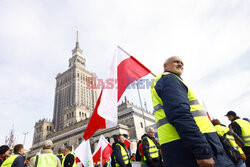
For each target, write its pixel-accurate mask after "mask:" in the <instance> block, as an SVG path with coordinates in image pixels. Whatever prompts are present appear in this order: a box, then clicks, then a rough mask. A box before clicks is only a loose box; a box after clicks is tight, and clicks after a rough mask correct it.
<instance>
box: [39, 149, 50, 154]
mask: <svg viewBox="0 0 250 167" xmlns="http://www.w3.org/2000/svg"><path fill="white" fill-rule="evenodd" d="M48 153H53V151H52V150H51V149H44V150H42V151H41V154H48Z"/></svg>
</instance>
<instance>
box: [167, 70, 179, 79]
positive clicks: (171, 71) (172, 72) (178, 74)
mask: <svg viewBox="0 0 250 167" xmlns="http://www.w3.org/2000/svg"><path fill="white" fill-rule="evenodd" d="M164 72H169V73H172V74H174V75H177V76H178V77H179V78H180V79H181V80H183V79H182V78H181V76H180V75H179V74H176V73H174V72H172V71H164Z"/></svg>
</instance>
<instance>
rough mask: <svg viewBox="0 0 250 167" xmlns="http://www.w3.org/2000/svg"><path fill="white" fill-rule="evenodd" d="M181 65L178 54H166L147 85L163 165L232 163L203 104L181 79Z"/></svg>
mask: <svg viewBox="0 0 250 167" xmlns="http://www.w3.org/2000/svg"><path fill="white" fill-rule="evenodd" d="M183 67H184V64H183V61H182V60H181V58H179V57H177V56H173V57H170V58H168V59H167V60H166V61H165V63H164V73H163V74H161V75H159V76H157V77H156V78H155V80H154V82H152V85H151V87H150V88H151V95H152V102H153V107H154V116H155V122H156V126H157V133H158V137H159V142H160V147H161V150H162V157H163V160H164V166H167V167H198V166H199V167H205V166H206V167H214V166H215V167H229V166H230V167H231V166H232V167H233V166H234V164H233V163H232V161H231V160H230V159H229V158H228V156H227V154H226V152H225V150H224V148H223V146H222V144H221V142H220V139H219V137H218V135H217V133H216V131H215V128H214V126H213V125H212V123H211V122H210V120H209V118H208V117H207V115H206V112H205V111H204V109H203V107H202V105H200V103H199V101H198V99H197V98H196V96H195V94H194V92H193V91H192V90H191V89H190V88H189V87H188V86H187V85H186V84H185V83H184V81H183V80H182V78H181V74H182V73H183ZM197 70H198V67H197Z"/></svg>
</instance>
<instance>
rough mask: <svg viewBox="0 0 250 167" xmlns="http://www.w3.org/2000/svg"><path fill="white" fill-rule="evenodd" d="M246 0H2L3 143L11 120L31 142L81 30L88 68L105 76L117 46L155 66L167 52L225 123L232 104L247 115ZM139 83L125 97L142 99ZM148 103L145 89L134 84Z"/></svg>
mask: <svg viewBox="0 0 250 167" xmlns="http://www.w3.org/2000/svg"><path fill="white" fill-rule="evenodd" d="M249 20H250V1H247V0H242V1H238V0H221V1H216V0H203V1H199V0H189V1H187V0H175V1H171V0H157V1H153V0H105V1H103V0H84V1H83V0H60V1H59V0H52V1H51V0H43V1H39V0H21V1H20V0H12V1H9V0H1V1H0V23H1V24H0V78H1V82H0V112H1V114H0V115H1V116H0V121H1V128H0V134H1V136H0V144H4V139H5V136H7V135H8V134H9V132H10V130H11V129H12V128H13V129H14V133H15V137H16V140H15V142H16V143H23V142H24V133H26V132H28V134H27V136H26V140H25V148H26V149H27V148H29V147H31V145H32V137H33V130H34V125H35V122H37V121H38V120H39V119H43V118H47V119H52V115H53V104H54V94H55V81H56V80H55V77H56V75H57V74H58V73H62V72H64V71H65V70H67V68H68V59H69V58H70V57H71V56H72V54H71V50H72V49H74V47H75V42H76V31H79V43H80V48H81V49H82V50H83V55H84V57H85V58H86V68H87V70H89V71H91V72H95V73H96V74H97V76H98V78H103V79H105V77H106V75H107V72H108V69H109V65H110V64H111V60H112V57H113V55H114V52H115V49H116V46H117V45H119V46H121V47H122V48H123V49H125V50H126V51H127V52H128V53H130V54H131V55H133V56H134V57H136V58H137V59H138V60H139V61H140V62H141V63H143V64H144V65H145V66H146V67H148V68H149V69H150V70H151V71H152V72H153V73H154V74H156V75H158V74H160V73H161V72H162V71H163V67H162V65H163V63H164V61H165V60H166V59H167V58H168V57H170V56H179V57H181V58H182V59H183V61H184V74H183V76H182V78H183V80H184V81H185V83H186V84H187V85H188V86H189V87H190V88H191V89H192V90H194V92H195V93H196V95H197V96H198V98H199V100H200V101H203V102H204V104H205V106H206V108H207V110H208V112H209V114H210V116H211V117H212V118H218V119H220V120H221V122H222V123H224V124H226V125H227V124H229V121H228V120H227V118H226V117H225V116H224V115H225V114H226V113H227V111H229V110H234V111H235V112H236V113H237V114H238V115H239V116H240V117H248V118H250V112H249V107H250V103H249V101H250V77H249V76H250V65H249V64H250V31H249V30H250V22H249ZM145 78H146V79H152V78H153V77H152V76H151V75H148V76H146V77H145ZM136 93H137V92H135V90H128V91H126V92H125V95H126V96H127V99H128V100H129V101H131V102H133V103H134V104H136V105H138V106H139V105H140V103H139V100H138V95H137V94H136ZM140 93H141V97H142V103H143V105H144V102H146V103H147V109H148V110H149V111H152V102H151V95H150V90H149V89H143V90H140Z"/></svg>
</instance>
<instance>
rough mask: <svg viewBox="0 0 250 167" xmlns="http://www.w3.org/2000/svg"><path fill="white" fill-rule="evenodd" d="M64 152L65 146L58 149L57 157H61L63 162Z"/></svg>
mask: <svg viewBox="0 0 250 167" xmlns="http://www.w3.org/2000/svg"><path fill="white" fill-rule="evenodd" d="M63 152H64V148H59V149H58V153H57V157H58V158H59V159H60V161H61V163H62V160H63V157H64V155H63Z"/></svg>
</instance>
